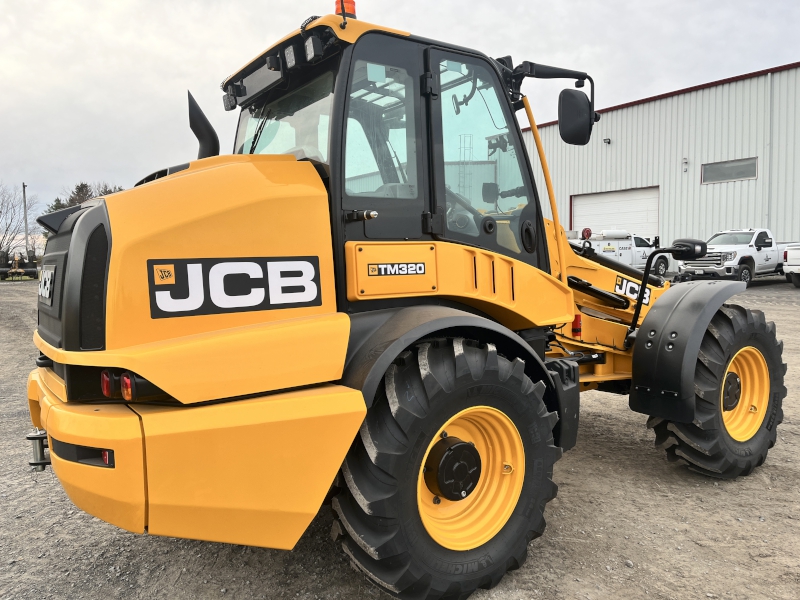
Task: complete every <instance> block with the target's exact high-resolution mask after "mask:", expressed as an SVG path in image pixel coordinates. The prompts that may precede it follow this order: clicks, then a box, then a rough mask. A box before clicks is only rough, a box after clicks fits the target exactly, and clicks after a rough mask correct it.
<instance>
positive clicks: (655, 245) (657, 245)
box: [653, 236, 661, 250]
mask: <svg viewBox="0 0 800 600" xmlns="http://www.w3.org/2000/svg"><path fill="white" fill-rule="evenodd" d="M653 248H655V249H656V250H657V249H658V248H661V238H660V237H659V236H656V237H654V238H653Z"/></svg>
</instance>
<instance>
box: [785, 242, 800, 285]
mask: <svg viewBox="0 0 800 600" xmlns="http://www.w3.org/2000/svg"><path fill="white" fill-rule="evenodd" d="M783 273H784V275H786V279H787V280H788V281H790V282H791V283H793V284H794V287H797V288H800V244H792V245H791V246H788V247H787V248H786V250H784V251H783Z"/></svg>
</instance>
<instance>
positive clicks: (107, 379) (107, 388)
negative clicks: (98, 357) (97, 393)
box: [100, 371, 114, 398]
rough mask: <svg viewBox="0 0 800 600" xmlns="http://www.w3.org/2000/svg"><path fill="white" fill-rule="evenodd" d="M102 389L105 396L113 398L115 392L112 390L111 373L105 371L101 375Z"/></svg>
mask: <svg viewBox="0 0 800 600" xmlns="http://www.w3.org/2000/svg"><path fill="white" fill-rule="evenodd" d="M100 389H101V390H103V396H105V397H106V398H111V396H112V395H113V393H114V392H113V390H112V389H111V373H110V372H108V371H103V372H102V373H100Z"/></svg>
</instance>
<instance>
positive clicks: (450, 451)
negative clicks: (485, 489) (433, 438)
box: [425, 437, 481, 502]
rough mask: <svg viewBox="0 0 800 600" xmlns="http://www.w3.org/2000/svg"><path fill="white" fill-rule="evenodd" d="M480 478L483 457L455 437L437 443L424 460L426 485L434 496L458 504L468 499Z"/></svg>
mask: <svg viewBox="0 0 800 600" xmlns="http://www.w3.org/2000/svg"><path fill="white" fill-rule="evenodd" d="M480 477H481V455H480V454H479V453H478V450H477V449H476V448H475V446H474V445H472V444H469V443H467V442H463V441H461V440H460V439H458V438H456V437H444V438H442V439H441V440H439V441H438V442H436V444H434V446H433V448H431V451H430V452H429V453H428V459H427V460H426V461H425V485H426V486H427V487H428V489H429V490H430V491H431V493H432V494H434V495H435V496H441V497H442V498H445V499H447V500H450V501H453V502H457V501H459V500H463V499H464V498H466V497H467V496H469V495H470V494H471V493H472V492H473V491H474V490H475V487H476V486H477V485H478V481H479V480H480Z"/></svg>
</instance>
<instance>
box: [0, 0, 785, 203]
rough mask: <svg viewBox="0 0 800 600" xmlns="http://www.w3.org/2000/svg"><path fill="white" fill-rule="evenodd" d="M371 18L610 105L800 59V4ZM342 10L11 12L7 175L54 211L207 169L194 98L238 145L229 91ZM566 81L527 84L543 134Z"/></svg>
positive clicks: (3, 29)
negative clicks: (560, 73)
mask: <svg viewBox="0 0 800 600" xmlns="http://www.w3.org/2000/svg"><path fill="white" fill-rule="evenodd" d="M357 4H358V13H359V17H361V18H362V19H364V20H367V21H371V22H376V23H382V24H386V25H388V26H391V27H395V28H398V29H405V30H409V31H411V32H413V33H415V34H417V35H421V36H425V37H429V38H434V39H441V40H443V41H448V42H451V43H454V44H457V45H461V46H467V47H471V48H475V49H478V50H481V51H483V52H485V53H486V54H488V55H490V56H504V55H509V54H510V55H511V56H513V58H514V60H515V61H517V62H519V61H521V60H530V61H533V62H540V63H544V64H553V65H559V66H563V67H568V68H573V69H579V70H584V71H587V72H589V73H590V74H591V75H592V76H593V77H594V79H595V81H596V83H597V104H598V106H599V107H603V106H609V105H613V104H618V103H622V102H627V101H630V100H634V99H637V98H643V97H647V96H651V95H654V94H658V93H663V92H667V91H671V90H674V89H678V88H681V87H686V86H690V85H696V84H699V83H703V82H707V81H711V80H715V79H720V78H723V77H729V76H732V75H737V74H741V73H746V72H749V71H754V70H758V69H763V68H768V67H772V66H777V65H779V64H783V63H788V62H793V61H796V60H798V59H800V41H798V40H799V39H800V38H799V37H798V36H797V35H796V34H795V31H794V29H795V24H796V23H797V22H800V3H797V2H794V1H788V0H787V1H775V2H771V3H769V4H766V3H763V2H755V1H743V0H732V1H730V2H726V3H719V2H708V1H705V2H704V1H699V0H694V1H692V2H689V1H686V0H669V1H666V0H651V1H648V2H641V1H625V0H607V1H605V2H596V1H591V2H590V1H588V0H561V1H560V2H543V1H541V0H533V1H528V2H519V3H487V2H477V1H474V0H473V1H470V2H465V1H464V0H459V1H456V0H444V1H439V2H430V0H428V1H426V2H423V1H421V0H408V1H406V2H397V1H396V0H391V1H390V0H358V3H357ZM332 9H333V1H332V0H313V1H308V0H306V1H296V2H292V3H289V4H285V3H277V2H274V1H272V2H252V0H250V1H247V2H245V1H243V0H227V1H226V2H216V1H211V0H206V1H192V2H189V1H180V0H172V1H170V2H165V1H163V0H161V1H155V0H138V1H132V0H116V1H115V2H97V1H93V2H89V1H86V0H72V1H70V2H64V1H59V0H47V1H46V0H26V1H25V2H13V1H12V0H0V14H3V15H4V16H3V17H1V18H0V48H2V50H0V74H2V83H0V86H2V89H1V90H0V92H1V93H0V178H2V179H3V180H4V181H6V182H8V183H11V182H15V183H16V182H22V181H25V182H26V183H28V184H29V185H30V188H29V189H30V190H31V191H32V192H36V193H38V195H39V198H41V199H42V201H44V202H50V201H52V199H53V198H54V197H55V196H56V195H57V194H58V193H59V192H60V190H61V189H62V188H63V187H65V186H72V185H73V184H75V183H76V182H78V181H80V180H85V181H99V180H106V181H109V182H113V183H117V184H120V185H123V186H125V187H129V186H131V185H133V183H134V182H135V181H137V180H138V179H140V178H141V177H143V176H144V175H147V174H148V173H151V172H153V171H155V170H157V169H160V168H163V167H166V166H169V165H174V164H179V163H182V162H185V161H186V160H189V159H191V158H193V157H194V156H196V154H197V142H196V140H195V139H194V137H193V136H192V134H191V132H190V130H189V127H188V117H187V108H186V90H187V89H191V90H192V93H193V94H194V95H195V98H197V100H198V102H199V103H200V105H201V106H202V107H203V109H204V110H205V112H206V114H207V115H208V116H209V118H210V120H211V121H212V123H213V125H214V126H215V127H216V129H217V131H218V133H219V134H220V141H221V144H222V149H223V152H229V151H230V149H231V147H232V145H233V134H234V129H235V126H236V115H235V114H234V113H225V112H224V111H223V109H222V102H221V92H220V91H219V84H220V82H221V81H222V79H223V78H224V77H226V76H227V75H229V74H230V73H232V72H233V71H235V70H236V69H237V68H238V67H240V66H241V65H242V64H244V63H245V62H247V61H248V60H249V59H250V58H252V57H253V56H255V55H256V54H257V53H259V52H260V51H261V50H263V49H264V48H266V47H268V46H269V45H270V44H271V43H273V42H274V41H276V40H277V39H279V38H281V37H283V36H284V35H285V34H286V33H288V32H290V31H292V30H293V29H295V28H297V26H298V25H299V24H300V23H301V22H302V21H303V20H304V19H305V18H306V17H308V16H310V15H312V14H326V13H327V12H329V11H332ZM563 86H564V82H543V81H527V82H526V83H525V85H524V88H523V89H524V91H525V92H526V93H527V94H529V95H530V97H531V100H532V103H533V105H534V108H535V110H536V112H537V119H538V120H539V121H540V122H543V121H547V120H550V119H552V118H555V115H556V98H557V93H558V91H559V90H560V89H561V87H563Z"/></svg>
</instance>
